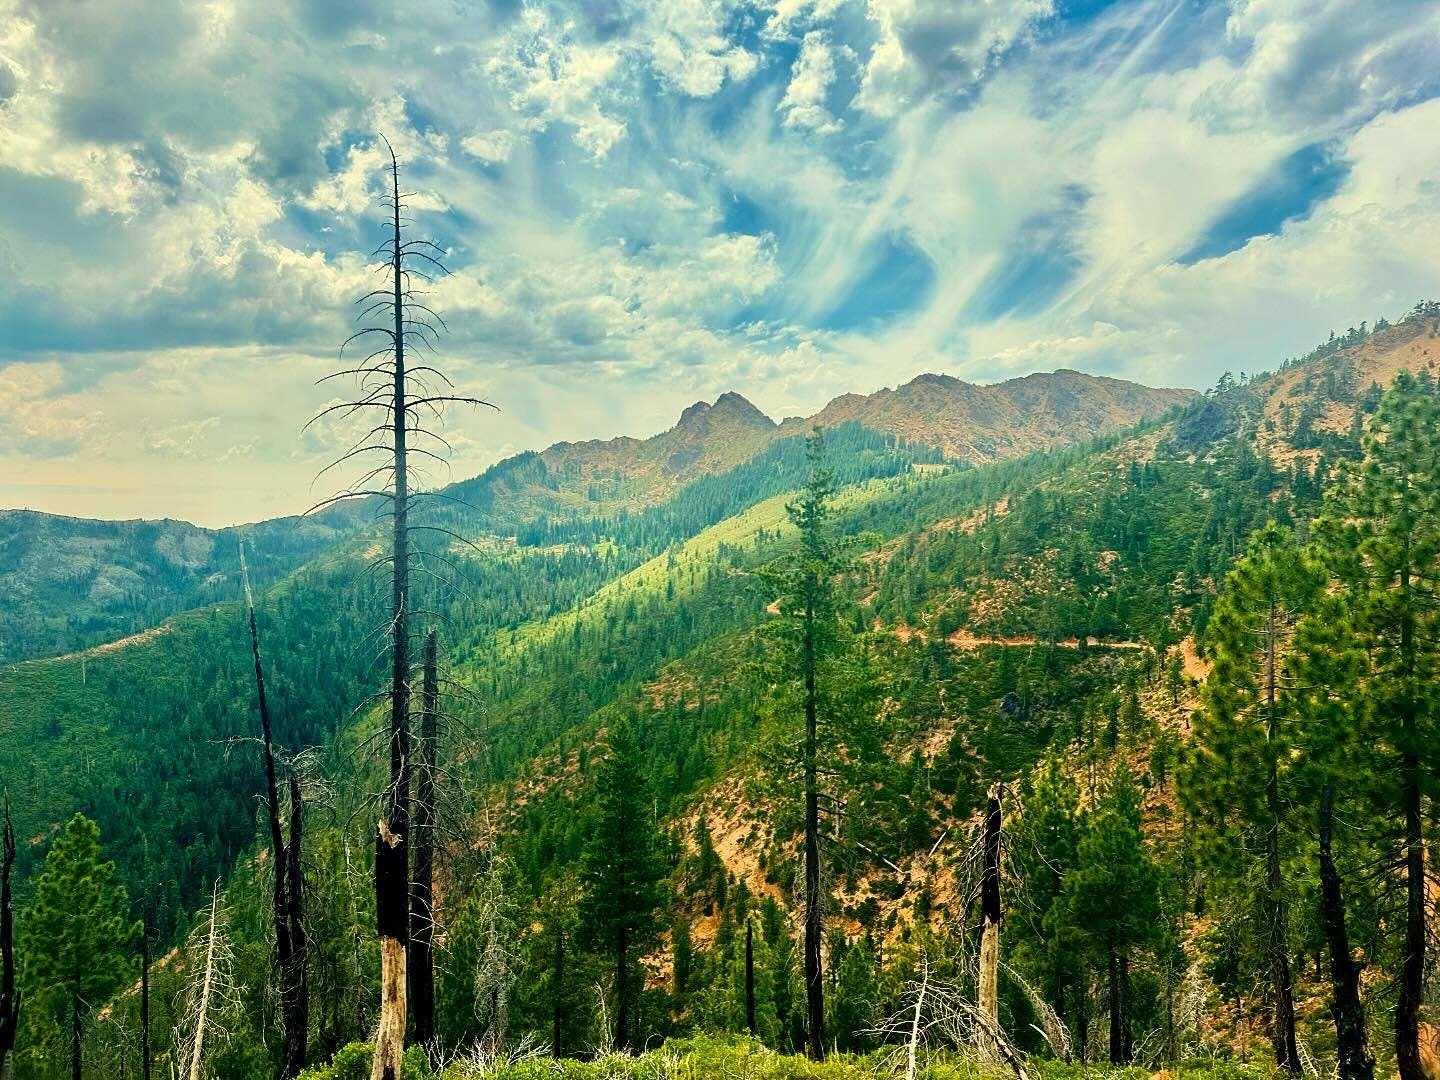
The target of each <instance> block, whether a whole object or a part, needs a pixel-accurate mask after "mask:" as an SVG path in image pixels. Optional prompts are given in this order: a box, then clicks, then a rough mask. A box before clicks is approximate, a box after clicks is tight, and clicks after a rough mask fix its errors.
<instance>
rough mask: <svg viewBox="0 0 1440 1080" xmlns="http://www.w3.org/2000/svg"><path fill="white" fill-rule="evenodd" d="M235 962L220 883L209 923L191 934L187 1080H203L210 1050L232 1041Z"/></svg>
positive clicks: (184, 1027)
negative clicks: (228, 1022)
mask: <svg viewBox="0 0 1440 1080" xmlns="http://www.w3.org/2000/svg"><path fill="white" fill-rule="evenodd" d="M234 960H235V957H234V953H233V951H232V949H231V946H230V937H229V934H228V933H227V930H226V918H225V908H224V905H223V904H222V903H221V902H220V883H219V882H216V883H215V887H214V889H213V890H212V892H211V895H210V910H209V912H208V913H207V915H206V917H205V921H204V922H202V923H201V924H200V925H199V926H198V927H196V928H195V930H194V932H193V933H191V935H190V940H189V941H188V942H187V943H186V947H185V970H186V971H187V972H188V973H189V974H188V981H187V982H186V985H185V989H184V990H183V991H182V995H183V1004H182V1007H181V1015H182V1017H183V1019H182V1021H181V1030H182V1032H183V1038H182V1041H181V1043H180V1045H181V1047H183V1059H182V1060H183V1063H184V1064H183V1068H184V1076H185V1078H186V1080H203V1078H204V1076H205V1073H204V1071H203V1070H204V1064H205V1048H206V1046H207V1045H210V1046H213V1045H214V1043H215V1041H216V1040H217V1039H218V1040H224V1039H228V1038H229V1037H230V1036H229V1031H228V1029H227V1028H226V1027H225V1025H224V1021H223V1019H222V1017H223V1015H224V1014H225V1013H226V1012H227V1011H228V1010H230V1009H232V1008H234V1007H235V1006H236V1005H237V1004H238V1000H239V999H238V998H237V996H236V989H235V981H234Z"/></svg>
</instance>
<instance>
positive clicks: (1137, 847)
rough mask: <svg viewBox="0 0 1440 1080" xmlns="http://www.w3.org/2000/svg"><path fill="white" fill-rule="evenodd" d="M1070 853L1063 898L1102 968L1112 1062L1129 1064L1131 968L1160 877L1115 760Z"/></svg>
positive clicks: (1147, 937) (1136, 798)
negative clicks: (1087, 823) (1073, 862)
mask: <svg viewBox="0 0 1440 1080" xmlns="http://www.w3.org/2000/svg"><path fill="white" fill-rule="evenodd" d="M1092 817H1093V821H1092V822H1091V824H1090V826H1089V828H1088V830H1087V831H1086V833H1085V836H1084V838H1083V839H1082V840H1081V841H1080V844H1079V847H1078V850H1077V852H1076V865H1075V869H1074V870H1073V871H1072V872H1071V873H1070V874H1069V875H1067V877H1066V880H1065V889H1064V897H1065V903H1066V904H1067V906H1068V907H1069V909H1070V916H1071V918H1072V919H1073V920H1074V922H1075V924H1076V925H1078V926H1082V927H1084V928H1085V934H1086V937H1087V938H1088V940H1089V943H1090V945H1091V951H1092V954H1093V955H1094V957H1095V959H1096V960H1097V961H1099V962H1100V963H1103V964H1104V967H1105V972H1106V981H1107V984H1108V993H1109V999H1110V1061H1111V1064H1114V1065H1128V1064H1130V1062H1131V1060H1132V1059H1133V1055H1134V1047H1133V1043H1132V1036H1131V1026H1130V1021H1131V1009H1130V961H1131V959H1132V957H1133V955H1134V952H1135V950H1136V949H1138V948H1140V947H1142V946H1144V945H1145V944H1147V943H1149V942H1150V941H1151V940H1152V939H1153V937H1154V936H1155V931H1156V923H1157V921H1158V919H1159V917H1160V875H1159V873H1158V872H1157V870H1156V868H1155V863H1154V861H1153V860H1152V858H1151V857H1150V854H1149V852H1148V851H1147V850H1146V848H1145V835H1144V833H1143V831H1142V830H1141V826H1140V790H1139V788H1138V786H1137V785H1136V783H1135V778H1134V776H1132V775H1131V773H1130V770H1129V769H1128V768H1127V767H1126V765H1125V763H1124V762H1123V760H1117V762H1116V765H1115V771H1114V772H1113V773H1112V774H1111V777H1110V783H1109V786H1108V787H1107V788H1106V791H1105V794H1104V798H1103V800H1102V801H1101V803H1100V805H1099V806H1098V807H1097V808H1096V809H1095V811H1094V812H1093V814H1092Z"/></svg>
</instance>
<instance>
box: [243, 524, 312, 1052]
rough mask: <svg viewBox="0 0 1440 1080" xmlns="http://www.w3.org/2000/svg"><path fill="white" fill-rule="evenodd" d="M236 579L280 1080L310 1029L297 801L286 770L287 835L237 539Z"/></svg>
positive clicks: (246, 580)
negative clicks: (264, 862)
mask: <svg viewBox="0 0 1440 1080" xmlns="http://www.w3.org/2000/svg"><path fill="white" fill-rule="evenodd" d="M240 580H241V582H242V583H243V585H244V586H245V607H246V610H247V611H248V612H249V615H250V652H251V655H252V657H253V658H254V661H255V696H256V699H257V700H258V702H259V707H260V738H261V745H262V748H263V753H264V758H265V792H266V796H265V811H266V817H267V818H268V819H269V823H270V861H271V865H272V866H273V867H274V871H275V888H274V891H273V894H272V908H273V914H274V918H275V959H276V967H277V969H278V971H279V975H280V1011H281V1016H282V1017H283V1021H284V1027H285V1058H284V1064H283V1066H282V1071H281V1073H280V1075H281V1076H282V1077H284V1078H286V1080H288V1078H290V1077H293V1076H299V1075H300V1071H301V1070H302V1069H304V1068H305V1051H306V1042H307V1037H308V1033H309V1029H310V995H309V987H308V986H307V985H306V967H305V880H304V877H303V875H302V873H301V866H300V845H301V829H302V822H303V814H304V810H303V803H302V801H301V798H300V784H299V780H298V779H297V777H296V776H295V773H294V770H293V769H292V770H291V774H290V839H289V841H288V842H287V841H286V839H285V834H284V830H283V829H282V828H281V824H280V787H279V784H278V783H277V781H276V775H275V742H274V738H273V735H272V732H271V724H270V703H269V699H268V698H267V697H266V695H265V668H264V665H263V664H262V662H261V659H260V632H259V630H258V629H257V628H256V624H255V596H254V594H253V593H252V592H251V591H250V568H249V567H248V566H247V565H246V564H245V541H244V540H243V539H242V540H241V541H240Z"/></svg>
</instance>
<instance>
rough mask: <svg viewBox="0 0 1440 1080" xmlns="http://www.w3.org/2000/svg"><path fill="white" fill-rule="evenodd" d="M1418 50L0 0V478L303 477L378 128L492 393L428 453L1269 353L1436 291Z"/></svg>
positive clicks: (1309, 9)
mask: <svg viewBox="0 0 1440 1080" xmlns="http://www.w3.org/2000/svg"><path fill="white" fill-rule="evenodd" d="M402 8H403V10H404V12H405V17H404V18H403V19H402V18H399V17H398V16H397V12H398V11H400V10H401V9H402ZM1437 58H1440V3H1436V2H1435V0H1428V2H1424V3H1422V2H1416V0H1232V2H1231V3H1229V4H1225V3H1204V2H1200V0H1181V2H1178V3H1177V2H1160V0H1118V2H1113V3H1106V2H1095V0H1085V2H1081V0H575V2H569V3H561V2H553V3H528V2H525V0H503V2H501V0H496V2H489V3H486V2H476V0H458V2H457V0H414V2H411V3H407V4H405V5H397V4H394V3H391V2H389V0H385V2H382V0H352V2H347V3H344V4H341V3H336V2H330V0H0V163H3V164H0V327H3V328H4V333H3V334H0V402H3V403H4V406H5V409H6V414H7V415H6V420H7V423H6V424H5V425H3V427H0V505H7V506H32V507H36V508H40V509H50V510H56V511H61V512H68V513H77V514H92V515H95V516H136V515H144V516H161V515H171V516H177V517H187V518H191V519H193V520H199V521H202V522H205V523H222V522H230V521H236V520H245V519H253V518H256V517H261V516H268V515H272V514H277V513H283V512H289V511H295V510H298V509H301V508H303V507H304V506H305V505H307V503H308V501H309V500H310V497H311V484H310V481H311V478H312V476H313V474H314V472H315V471H316V468H317V467H318V465H319V464H320V463H322V462H323V461H324V459H325V456H326V454H327V453H330V452H332V451H333V449H334V446H335V444H336V440H339V439H341V438H343V436H344V434H345V433H344V432H343V431H336V430H329V429H322V430H320V431H318V432H317V431H315V430H313V429H312V431H311V432H310V433H309V434H307V436H305V437H304V438H302V437H301V436H300V435H299V429H300V427H301V425H302V424H303V423H304V421H305V419H307V418H308V416H309V415H310V414H311V413H313V412H314V411H316V410H318V409H320V408H322V407H324V406H325V405H326V404H327V403H328V402H329V401H330V400H332V395H331V392H330V391H329V390H328V389H327V388H325V387H317V386H315V379H317V378H318V377H319V376H321V375H323V374H324V373H326V372H327V371H328V370H331V369H332V368H333V366H334V355H335V347H336V345H337V344H338V342H339V341H340V340H342V339H343V338H344V336H345V334H346V329H345V326H346V319H347V318H348V311H349V308H350V300H351V298H353V297H354V296H356V295H359V294H360V293H362V292H364V291H365V290H366V288H368V285H367V281H368V278H367V273H368V271H367V267H366V256H365V253H366V252H369V251H370V250H371V248H372V247H373V246H374V244H375V242H376V240H377V235H376V229H375V219H376V214H375V196H376V194H377V185H378V183H379V180H380V175H381V174H380V165H381V156H380V155H381V151H380V149H379V148H378V146H377V143H376V140H375V134H376V133H378V132H383V133H384V134H385V135H386V136H388V137H389V139H390V140H391V141H392V142H393V143H394V144H395V146H396V147H397V149H398V150H399V152H400V154H401V155H402V157H403V159H404V160H405V162H406V164H407V167H408V175H409V177H410V184H411V186H412V188H414V189H415V190H417V191H418V192H419V195H417V197H416V198H415V200H414V203H415V210H416V215H415V216H416V219H417V221H416V228H417V229H419V230H421V231H423V232H424V233H427V234H428V235H430V236H431V237H433V238H434V239H435V240H436V241H437V242H438V243H440V244H441V245H442V246H444V247H445V248H446V249H447V251H448V252H449V259H448V262H449V264H450V266H451V268H452V269H453V271H454V274H453V276H452V277H451V278H449V279H447V280H446V281H444V282H443V283H441V284H440V285H439V286H438V287H437V289H436V295H435V297H434V299H435V301H436V304H435V306H437V307H440V308H442V309H443V311H444V313H445V315H446V318H447V321H448V322H449V324H450V326H451V328H452V331H453V332H452V334H451V335H450V337H449V339H448V340H447V341H446V343H445V346H444V352H445V357H446V360H447V363H448V365H449V367H450V368H451V369H452V371H453V373H454V374H455V376H456V378H457V381H458V382H459V383H461V384H462V385H464V386H466V387H467V388H470V389H472V390H474V391H475V392H477V393H480V394H483V395H484V396H487V397H489V398H490V399H492V400H495V401H497V402H498V403H499V404H500V405H501V406H502V409H503V411H502V412H501V413H500V414H498V415H493V416H492V415H486V416H473V417H459V416H456V417H454V418H453V420H452V426H451V437H452V442H453V443H454V445H455V447H456V460H455V463H454V474H453V475H455V476H456V477H460V476H465V475H469V474H471V473H473V472H475V471H477V470H478V469H480V468H482V467H483V466H484V465H486V464H488V463H489V462H491V461H493V460H495V459H496V458H498V457H500V456H503V455H505V454H507V453H512V452H514V451H516V450H520V449H525V448H530V447H539V446H543V445H546V444H548V443H549V442H551V441H554V440H557V439H574V438H589V437H604V436H610V435H614V434H619V433H629V434H637V435H644V434H648V433H651V432H654V431H657V430H660V429H662V428H664V427H666V426H668V425H669V424H671V423H673V421H674V419H675V417H676V416H677V415H678V413H679V411H680V409H681V408H683V407H684V406H685V405H687V404H689V403H691V402H692V401H695V400H697V399H701V398H704V399H713V398H714V397H715V396H717V395H718V394H720V393H721V392H723V391H725V390H729V389H734V390H738V391H740V392H741V393H743V394H745V395H746V396H747V397H749V398H750V399H751V400H753V401H755V402H756V403H757V404H758V405H759V406H760V407H761V408H763V409H765V410H766V411H767V412H769V413H771V414H772V415H775V416H777V417H779V416H784V415H791V414H801V413H809V412H813V411H815V410H816V409H818V408H819V407H820V406H821V405H823V404H824V402H825V401H826V400H828V399H829V398H830V397H832V396H834V395H836V394H839V393H843V392H847V391H860V392H868V391H872V390H875V389H878V388H879V387H881V386H885V385H894V384H896V383H898V382H903V381H905V380H907V379H909V378H911V377H912V376H914V375H915V374H918V373H919V372H922V371H945V372H949V373H952V374H955V375H957V376H959V377H962V378H968V379H972V380H976V381H992V380H996V379H1002V378H1006V377H1009V376H1012V375H1018V374H1024V373H1027V372H1030V371H1034V370H1049V369H1054V368H1056V367H1074V368H1080V369H1082V370H1088V371H1094V372H1099V373H1106V374H1115V375H1121V376H1126V377H1131V378H1136V379H1139V380H1141V381H1145V382H1149V383H1152V384H1163V385H1188V386H1195V387H1203V386H1206V385H1208V384H1210V383H1211V382H1213V381H1214V379H1215V378H1216V377H1217V376H1218V375H1219V374H1220V373H1221V372H1222V371H1225V370H1233V371H1242V370H1250V371H1253V370H1256V369H1260V368H1265V367H1270V366H1273V365H1274V364H1276V363H1278V362H1279V360H1281V359H1282V358H1283V357H1285V356H1287V355H1291V354H1294V353H1297V352H1300V351H1303V350H1304V349H1306V348H1307V347H1308V346H1309V345H1310V344H1312V343H1314V342H1316V341H1319V340H1322V339H1323V338H1324V337H1325V336H1326V334H1327V333H1328V332H1329V330H1330V329H1331V328H1340V329H1343V328H1344V327H1346V326H1349V325H1354V324H1358V323H1359V322H1360V321H1361V320H1362V319H1370V320H1373V319H1374V318H1375V317H1377V316H1379V315H1386V316H1390V317H1393V316H1395V315H1396V314H1398V313H1400V312H1403V311H1404V310H1405V309H1407V308H1409V307H1410V306H1411V305H1412V304H1413V303H1414V302H1415V301H1416V300H1418V299H1420V298H1422V297H1436V296H1440V243H1437V242H1436V237H1440V135H1437V132H1440V97H1437V95H1440V65H1437V64H1436V60H1437ZM437 479H444V477H443V476H442V477H437ZM325 493H328V492H321V493H320V494H325Z"/></svg>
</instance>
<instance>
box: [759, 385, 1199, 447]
mask: <svg viewBox="0 0 1440 1080" xmlns="http://www.w3.org/2000/svg"><path fill="white" fill-rule="evenodd" d="M1197 396H1198V395H1197V394H1196V393H1195V391H1193V390H1159V389H1152V388H1150V387H1148V386H1141V385H1139V384H1138V383H1133V382H1126V381H1124V380H1122V379H1111V378H1105V377H1102V376H1097V375H1086V374H1083V373H1081V372H1079V371H1070V370H1067V369H1061V370H1059V371H1053V372H1040V373H1036V374H1034V375H1026V376H1024V377H1023V378H1019V379H1009V380H1006V381H1005V382H1000V383H993V384H991V385H988V386H980V385H976V384H975V383H968V382H963V381H961V380H960V379H956V378H954V377H952V376H950V375H934V374H927V375H919V376H917V377H916V378H914V379H911V380H910V381H909V382H908V383H905V384H904V385H903V386H900V387H898V388H896V389H894V390H891V389H888V388H887V389H884V390H880V391H878V392H877V393H874V394H870V395H869V396H861V395H858V394H846V395H844V396H843V397H838V398H836V399H835V400H834V401H832V402H830V404H828V405H826V406H825V408H823V409H821V410H820V412H818V413H816V414H815V415H814V416H812V417H810V418H809V419H807V420H788V421H786V425H785V427H786V429H787V430H788V429H792V428H798V427H801V426H804V427H806V428H807V429H808V428H809V427H810V426H812V425H814V424H819V425H821V426H822V427H833V426H835V425H836V424H840V423H844V422H846V421H855V422H857V423H860V424H863V425H864V426H865V427H868V428H873V429H874V430H876V431H885V432H889V433H891V434H894V435H898V436H900V437H901V438H903V439H908V440H910V441H912V442H918V443H925V444H928V445H930V446H936V447H939V448H940V449H941V450H943V451H945V453H946V455H947V456H948V457H950V458H952V459H954V460H956V461H967V462H970V463H972V464H978V463H980V462H985V461H998V460H1004V459H1006V458H1012V457H1018V456H1020V455H1021V454H1028V453H1032V452H1033V451H1036V450H1049V449H1051V448H1053V447H1056V446H1065V445H1069V444H1072V443H1076V442H1081V441H1083V440H1085V439H1089V438H1092V437H1094V436H1096V435H1102V434H1104V433H1106V432H1109V431H1119V430H1121V429H1123V428H1127V427H1131V426H1133V425H1135V424H1137V423H1139V422H1140V421H1142V420H1150V419H1153V418H1155V417H1157V416H1160V415H1162V414H1164V413H1165V412H1167V411H1169V410H1170V409H1173V408H1176V407H1178V406H1182V405H1185V404H1187V403H1189V402H1191V401H1194V400H1195V398H1196V397H1197Z"/></svg>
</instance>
